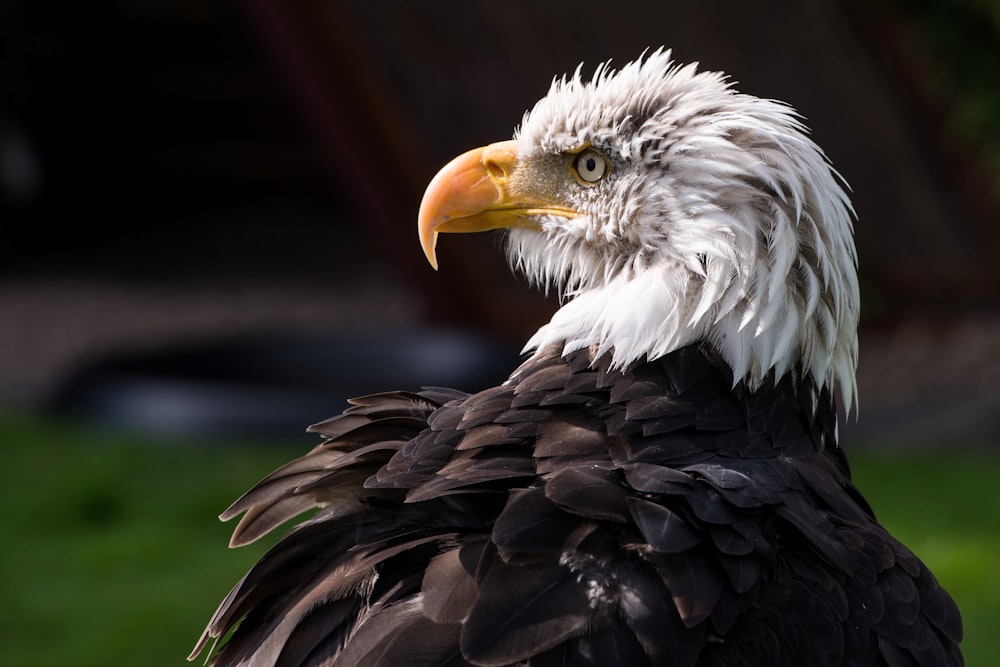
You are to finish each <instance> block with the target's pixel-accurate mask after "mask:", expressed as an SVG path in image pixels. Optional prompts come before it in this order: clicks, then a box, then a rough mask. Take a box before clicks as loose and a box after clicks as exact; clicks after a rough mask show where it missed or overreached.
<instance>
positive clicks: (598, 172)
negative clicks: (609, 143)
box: [573, 148, 608, 184]
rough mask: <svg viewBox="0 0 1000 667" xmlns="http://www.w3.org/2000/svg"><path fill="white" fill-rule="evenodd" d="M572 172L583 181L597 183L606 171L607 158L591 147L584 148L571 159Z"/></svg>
mask: <svg viewBox="0 0 1000 667" xmlns="http://www.w3.org/2000/svg"><path fill="white" fill-rule="evenodd" d="M573 173H575V174H576V176H577V178H579V179H580V180H581V181H583V182H584V183H588V184H593V183H597V182H598V181H599V180H601V179H602V178H604V177H605V176H606V175H607V173H608V159H607V158H606V157H604V156H603V155H602V154H601V153H600V152H598V151H596V150H594V149H593V148H587V149H584V150H583V151H581V152H580V153H579V154H578V155H577V156H576V158H575V159H574V160H573Z"/></svg>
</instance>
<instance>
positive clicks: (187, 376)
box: [50, 329, 519, 439]
mask: <svg viewBox="0 0 1000 667" xmlns="http://www.w3.org/2000/svg"><path fill="white" fill-rule="evenodd" d="M518 361H519V353H518V350H517V349H515V348H512V347H510V346H509V345H503V344H499V343H495V342H493V341H491V340H488V339H486V338H483V337H481V336H477V335H474V334H470V333H464V332H461V331H458V330H453V329H445V330H441V329H420V330H396V331H393V332H377V333H376V332H373V333H362V334H354V335H342V334H334V335H330V336H318V335H311V336H305V335H289V334H257V335H251V336H241V337H236V338H226V339H220V340H212V341H202V342H199V343H192V344H188V345H183V346H176V347H171V348H160V349H156V350H151V351H149V352H147V353H144V354H134V353H133V354H123V355H121V356H116V357H113V358H106V359H103V360H100V361H97V362H94V363H91V364H88V365H87V366H86V367H83V368H81V369H79V370H78V371H77V372H75V373H73V374H72V375H71V376H70V377H69V378H68V379H67V380H66V382H64V383H63V385H62V386H61V387H60V388H59V389H58V390H57V391H56V392H55V395H54V397H53V399H52V400H51V401H50V407H51V409H52V410H53V411H54V412H56V413H57V414H61V415H70V416H73V417H76V418H81V419H84V420H86V421H89V422H93V423H97V424H100V425H103V426H109V427H114V428H124V429H128V430H134V431H138V432H143V433H149V434H154V435H171V436H185V437H188V436H190V437H205V436H211V437H219V436H224V437H227V438H228V437H233V438H236V437H238V438H260V439H275V438H286V439H287V438H289V437H291V436H295V435H298V434H301V433H302V432H303V431H304V429H305V428H306V427H307V426H308V425H310V424H312V423H315V422H318V421H321V420H323V419H326V418H328V417H331V416H333V415H336V414H339V413H340V412H341V411H343V409H344V408H346V407H347V403H346V402H347V399H349V398H351V397H355V396H363V395H365V394H370V393H376V392H380V391H392V390H416V389H419V388H421V387H423V386H449V387H456V388H461V389H464V390H467V391H476V390H479V389H482V388H485V387H488V386H493V385H496V384H498V383H500V382H502V381H503V380H504V379H505V378H506V377H507V375H508V374H509V373H510V372H511V370H513V369H514V368H515V367H516V364H517V363H518Z"/></svg>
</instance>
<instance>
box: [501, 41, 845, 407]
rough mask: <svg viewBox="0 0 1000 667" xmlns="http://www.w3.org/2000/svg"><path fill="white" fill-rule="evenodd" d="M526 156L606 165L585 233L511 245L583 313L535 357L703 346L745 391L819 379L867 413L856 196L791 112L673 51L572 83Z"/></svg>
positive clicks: (540, 337) (586, 194)
mask: <svg viewBox="0 0 1000 667" xmlns="http://www.w3.org/2000/svg"><path fill="white" fill-rule="evenodd" d="M515 139H516V141H517V148H518V153H519V155H521V156H522V158H528V159H530V158H531V156H538V155H542V154H546V153H565V152H574V151H579V150H580V149H581V148H584V147H586V146H593V147H594V148H595V149H597V150H599V151H600V152H602V153H603V154H604V155H605V156H607V158H608V160H609V162H610V170H609V172H608V176H607V177H606V178H605V179H604V180H603V181H601V182H600V183H598V184H596V185H595V186H594V187H590V188H580V189H579V192H578V193H576V194H572V195H570V200H571V202H572V203H573V205H574V206H575V208H576V209H577V210H579V211H580V212H582V213H583V215H582V217H579V218H574V219H567V218H559V217H551V218H543V219H542V220H541V226H542V233H541V234H539V233H538V232H537V231H528V230H521V229H512V230H510V234H509V240H508V253H509V256H510V258H511V262H512V264H513V265H514V266H515V268H518V269H520V270H521V271H523V272H524V273H525V274H526V275H527V276H528V277H529V279H531V280H532V281H534V282H537V283H539V284H541V285H543V286H544V287H546V288H549V287H553V288H555V289H557V290H558V291H559V292H560V295H561V296H562V297H564V298H566V299H568V301H567V302H566V303H565V304H564V305H563V306H562V307H561V308H560V309H559V311H558V312H556V313H555V315H554V316H553V317H552V320H551V321H550V322H549V323H548V324H547V325H545V326H544V327H542V328H541V329H540V330H539V331H538V332H537V333H536V334H535V335H534V336H533V337H532V338H531V340H530V341H529V343H528V346H527V349H529V350H531V349H536V350H538V349H542V348H544V347H547V346H549V345H551V344H561V345H563V346H564V350H565V352H570V351H573V350H577V349H581V348H593V349H595V350H596V351H597V352H598V353H602V352H611V353H612V354H613V360H614V363H615V364H616V365H618V366H624V365H626V364H628V363H630V362H632V361H635V360H638V359H641V358H649V359H655V358H657V357H660V356H662V355H665V354H667V353H669V352H671V351H673V350H676V349H678V348H681V347H683V346H685V345H688V344H691V343H694V342H698V341H704V342H706V343H708V344H709V345H711V346H712V347H713V348H714V349H715V350H716V351H717V352H718V353H719V354H721V356H722V357H723V358H724V359H725V360H726V362H727V363H728V364H729V366H730V367H731V368H732V371H733V375H734V379H735V381H736V382H741V381H742V382H745V383H747V384H748V385H749V386H750V387H751V388H756V387H758V386H759V385H760V384H761V383H762V382H764V381H765V379H766V378H767V377H768V376H769V375H770V374H772V373H773V374H774V376H776V377H781V376H783V375H785V374H787V373H798V374H799V375H800V376H802V377H807V376H811V377H812V378H813V379H814V380H815V382H816V384H817V385H818V386H820V387H822V386H828V387H830V388H831V389H833V388H834V387H835V386H836V387H839V390H840V395H841V398H842V401H843V404H844V405H845V406H846V407H847V408H849V407H850V406H851V405H852V404H853V403H854V401H855V399H856V392H857V387H856V382H855V370H856V366H857V323H858V312H859V294H858V280H857V272H856V264H857V254H856V251H855V247H854V241H853V228H852V216H853V210H852V208H851V205H850V202H849V200H848V198H847V195H846V194H845V192H844V187H843V181H842V179H841V178H840V177H839V175H838V174H837V173H836V172H835V171H833V170H832V168H831V166H830V164H829V162H828V161H827V159H826V157H825V156H824V154H823V152H822V151H821V150H820V149H819V148H818V147H817V146H816V144H814V143H813V142H812V140H810V139H809V137H808V136H806V129H805V127H804V126H803V125H802V123H801V122H800V121H799V119H798V116H797V115H796V114H795V112H794V111H793V110H792V109H791V108H789V107H788V106H786V105H784V104H782V103H780V102H775V101H772V100H764V99H760V98H756V97H753V96H750V95H743V94H740V93H737V92H736V91H735V90H733V89H732V87H731V86H730V85H729V84H728V83H727V82H726V79H725V77H724V76H723V75H722V74H720V73H716V72H698V71H697V70H696V66H695V65H687V66H684V67H681V66H677V65H675V64H674V63H673V62H672V61H671V59H670V52H669V51H664V50H658V51H656V52H654V53H652V54H650V55H649V56H648V57H646V58H645V59H640V60H638V61H636V62H633V63H629V64H628V65H626V66H625V67H623V68H622V69H621V70H620V71H613V70H611V69H609V68H608V67H607V66H605V65H602V66H600V67H598V69H597V72H596V73H595V74H594V76H593V78H592V79H591V80H589V81H585V80H584V79H583V78H581V75H580V70H579V69H577V71H576V74H575V75H574V76H573V77H572V78H571V79H566V78H563V79H562V80H556V81H555V82H554V83H553V85H552V88H551V89H550V91H549V93H548V95H546V97H544V98H543V99H542V100H541V101H539V102H538V103H537V104H536V105H535V107H534V109H532V110H531V111H530V112H528V113H527V114H526V115H525V117H524V120H523V123H522V125H521V127H520V129H519V130H518V132H517V133H516V135H515Z"/></svg>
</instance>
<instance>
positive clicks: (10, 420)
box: [0, 414, 1000, 667]
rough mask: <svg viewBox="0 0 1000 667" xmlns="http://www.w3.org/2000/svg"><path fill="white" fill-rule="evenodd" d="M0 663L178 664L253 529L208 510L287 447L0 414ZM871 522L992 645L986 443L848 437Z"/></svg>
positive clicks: (997, 471) (982, 648)
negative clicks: (857, 447)
mask: <svg viewBox="0 0 1000 667" xmlns="http://www.w3.org/2000/svg"><path fill="white" fill-rule="evenodd" d="M0 443H2V445H0V446H2V451H3V457H4V462H5V465H3V467H2V471H3V472H2V475H3V482H2V484H0V500H2V505H0V507H2V509H3V514H2V517H3V528H2V529H3V531H4V540H5V542H4V544H3V548H2V549H0V665H4V666H8V667H19V666H22V665H23V666H26V667H27V666H31V667H46V666H49V665H53V666H55V665H59V666H65V665H101V666H106V665H144V666H146V667H156V666H158V665H181V664H186V663H185V662H184V658H185V656H186V655H187V653H188V651H189V650H190V649H191V647H192V645H193V644H194V642H195V640H196V639H197V638H198V636H199V634H200V633H201V630H202V627H203V626H204V624H205V622H206V621H207V619H208V617H209V616H210V615H211V613H212V612H213V611H214V609H215V605H216V604H217V603H218V601H219V600H220V599H221V598H222V597H223V596H224V595H225V593H226V592H228V590H229V587H230V586H231V585H232V584H233V583H234V582H235V581H236V579H237V578H238V577H239V576H240V575H241V574H242V573H243V572H244V570H245V568H247V567H248V566H249V565H250V564H251V563H252V562H253V561H254V560H255V559H256V558H257V556H258V555H259V554H260V553H261V551H262V550H263V549H264V548H265V546H266V545H263V544H262V545H253V546H251V547H247V548H243V549H238V550H229V549H227V548H226V544H227V541H228V536H229V531H230V528H231V526H230V525H225V524H221V523H219V522H218V521H217V520H216V519H215V516H216V515H217V514H218V513H219V512H220V511H221V510H222V509H224V508H225V507H226V506H227V505H228V504H229V502H230V501H232V500H233V499H235V498H236V497H237V496H238V495H239V494H240V493H242V492H243V491H244V490H245V489H246V488H247V487H248V486H249V485H250V484H251V483H252V482H254V481H256V480H257V479H259V478H260V477H262V476H263V475H264V474H266V473H268V472H270V471H271V470H272V469H273V468H274V467H276V466H277V465H279V464H280V463H283V462H285V461H286V460H288V459H289V458H291V457H293V456H294V455H296V453H297V452H300V451H304V450H305V449H306V448H307V447H309V446H310V444H311V443H312V440H311V439H309V438H308V437H305V436H304V437H303V440H302V441H301V442H300V443H298V444H297V445H296V446H295V447H290V446H269V447H265V446H261V445H260V444H257V445H246V446H235V445H234V444H232V443H230V444H229V445H228V446H217V445H210V444H208V443H190V442H185V443H180V442H173V443H168V442H160V441H149V440H144V439H141V438H136V437H130V436H126V435H109V434H107V433H101V432H99V431H95V430H93V429H88V428H85V427H79V426H72V425H67V424H58V423H52V422H50V421H43V420H39V419H34V418H29V417H23V416H14V415H2V414H0ZM852 463H853V466H854V469H855V476H856V479H857V482H858V485H859V486H860V487H861V489H862V491H863V492H864V493H865V494H866V495H867V496H868V498H869V500H870V501H871V503H872V505H873V506H874V507H875V510H876V512H877V513H878V515H879V518H880V519H881V520H882V522H883V523H884V524H885V525H886V526H887V527H888V528H889V529H890V530H891V531H892V532H894V533H895V534H896V535H897V536H898V537H899V538H900V539H902V540H903V542H905V543H906V544H907V545H909V546H910V548H912V549H913V550H914V551H915V552H916V553H917V554H918V555H919V556H920V557H921V558H922V559H923V560H924V561H925V562H926V563H927V564H928V565H929V566H930V567H931V569H932V570H933V571H934V572H935V574H936V575H937V576H938V579H939V580H940V581H941V582H942V583H943V584H944V585H945V587H947V588H948V589H949V590H950V591H951V592H952V594H953V595H954V596H955V598H956V600H957V601H958V603H959V606H960V607H962V609H963V613H964V616H965V624H966V641H965V643H964V648H965V652H966V659H967V661H968V664H969V665H984V666H986V665H990V664H995V663H993V662H992V660H993V659H994V658H995V656H996V655H998V654H1000V636H998V633H997V631H996V628H997V627H1000V567H998V561H1000V559H998V556H1000V494H997V493H996V490H995V489H996V483H997V480H998V479H1000V459H998V458H997V457H994V456H990V455H988V454H984V453H969V452H961V453H954V454H945V453H938V454H928V453H919V454H907V453H905V452H901V451H898V450H895V451H894V452H893V453H879V454H871V453H862V452H858V451H855V452H854V453H853V456H852Z"/></svg>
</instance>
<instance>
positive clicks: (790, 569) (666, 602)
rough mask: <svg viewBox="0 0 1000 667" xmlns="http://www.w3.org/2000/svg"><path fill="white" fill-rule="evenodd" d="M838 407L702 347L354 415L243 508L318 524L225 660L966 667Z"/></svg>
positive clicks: (251, 516)
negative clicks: (840, 439) (759, 382)
mask: <svg viewBox="0 0 1000 667" xmlns="http://www.w3.org/2000/svg"><path fill="white" fill-rule="evenodd" d="M835 429H836V417H835V409H834V403H833V400H832V398H831V397H830V395H829V394H828V393H827V392H826V391H819V390H817V388H816V387H815V386H813V385H811V384H810V383H808V382H796V381H795V380H794V378H793V377H791V376H789V377H785V378H783V379H782V380H781V381H779V382H769V383H765V385H764V386H763V387H761V388H759V389H758V390H756V391H753V392H751V391H749V390H748V389H747V388H746V387H744V386H743V385H740V384H737V385H736V386H735V387H734V386H733V382H732V377H731V374H730V372H729V371H728V369H727V368H726V367H725V366H724V365H723V364H721V363H720V362H719V361H718V359H717V358H716V356H715V355H714V353H712V352H711V351H706V350H704V349H701V348H699V347H697V346H692V347H688V348H684V349H682V350H679V351H677V352H674V353H672V354H669V355H666V356H665V357H663V358H660V359H657V360H656V361H654V362H650V363H638V364H635V365H634V366H632V367H630V368H626V369H614V368H612V367H611V365H610V361H609V359H608V357H601V358H598V359H592V358H591V357H590V356H589V354H588V352H586V351H580V352H574V353H572V354H569V355H566V356H562V355H560V354H559V353H557V352H555V351H550V352H547V353H543V354H541V355H538V356H536V357H534V358H532V359H531V360H529V361H527V362H526V363H525V364H523V365H522V366H521V367H520V368H519V369H518V370H517V371H515V373H514V374H513V375H512V376H511V378H510V380H509V381H508V382H506V383H504V384H503V385H501V386H499V387H494V388H492V389H488V390H485V391H483V392H480V393H478V394H472V395H466V394H462V393H460V392H455V391H451V390H445V389H427V390H424V391H421V392H415V393H407V392H396V393H387V394H378V395H373V396H368V397H363V398H359V399H355V400H353V401H352V405H351V407H350V408H348V410H346V411H345V413H344V414H343V415H341V416H339V417H336V418H334V419H331V420H327V421H325V422H322V423H320V424H317V425H316V426H314V427H312V430H313V431H316V432H318V433H320V434H322V435H323V436H325V437H326V438H327V440H326V441H325V442H324V443H322V444H321V445H319V446H318V447H316V448H314V449H313V450H312V451H311V452H309V453H308V454H306V455H305V456H303V457H302V458H300V459H298V460H296V461H293V462H291V463H289V464H288V465H286V466H284V467H282V468H280V469H279V470H277V471H275V472H274V473H273V474H272V475H270V476H269V477H267V478H265V479H264V480H263V481H261V482H260V483H259V484H258V485H257V486H255V487H254V488H253V489H251V490H250V491H248V492H247V494H245V495H244V496H243V497H242V498H240V499H239V500H237V501H236V503H234V504H233V506H232V507H231V508H230V509H229V510H227V511H226V513H224V515H223V516H224V517H225V518H231V517H234V516H236V515H238V514H241V513H242V514H243V517H242V519H241V521H240V523H239V525H238V526H237V529H236V531H235V533H234V538H233V540H234V544H242V543H245V542H249V541H252V540H254V539H257V538H259V537H261V536H262V535H264V534H266V533H267V532H268V531H270V530H273V529H274V528H275V527H276V526H278V525H280V524H282V523H284V522H286V521H287V520H289V519H291V518H293V517H296V516H300V515H302V513H304V512H308V511H310V510H313V511H316V510H318V511H316V513H315V515H314V516H313V517H312V519H310V520H308V521H306V522H305V523H304V524H302V525H300V526H299V527H297V528H295V529H294V530H292V531H291V532H290V533H289V534H288V535H287V536H285V537H284V538H283V539H282V540H281V541H279V542H278V543H277V544H276V545H275V546H274V547H273V548H272V549H271V550H270V551H269V552H268V553H267V554H266V555H265V556H264V557H263V558H262V559H261V560H260V562H259V563H258V564H257V565H255V566H254V568H253V569H251V571H250V572H249V573H248V574H247V575H246V576H245V577H244V578H243V579H242V580H241V581H240V582H239V583H238V584H237V585H236V587H235V588H234V589H233V591H232V592H231V593H230V594H229V596H228V597H227V598H226V599H225V600H224V601H223V602H222V604H221V605H220V607H219V609H218V611H217V612H216V614H215V616H214V617H213V619H212V621H211V622H210V624H209V626H208V628H207V629H206V631H205V633H204V635H203V636H202V638H201V640H200V641H199V643H198V645H197V647H196V649H195V652H196V653H197V652H199V651H201V650H202V649H204V648H205V647H206V646H207V645H208V644H210V643H212V641H213V640H218V639H219V638H221V637H227V636H228V640H227V641H226V642H225V643H224V644H223V645H222V646H221V648H219V650H218V651H217V652H216V653H215V655H214V656H213V657H212V660H211V661H212V664H215V665H241V664H250V663H251V661H253V664H272V663H273V664H281V665H334V664H336V665H345V664H346V665H362V664H365V665H367V664H393V665H396V664H401V665H408V664H412V665H416V664H420V665H424V664H427V665H507V664H522V665H535V666H537V665H608V664H629V665H644V664H648V665H699V666H704V667H712V666H718V665H745V664H761V665H764V664H766V665H802V664H809V665H814V666H817V667H818V666H824V665H838V664H859V665H860V664H885V665H903V664H921V665H960V664H962V658H961V653H960V652H959V650H958V642H959V641H960V639H961V634H962V630H961V619H960V616H959V614H958V610H957V609H956V607H955V605H954V603H953V602H952V600H951V598H949V597H948V595H947V593H945V592H944V591H943V590H942V589H941V588H940V586H939V585H938V583H937V581H936V580H935V579H934V577H933V576H932V575H931V574H930V572H928V571H927V569H926V568H925V567H924V565H923V564H922V563H920V561H919V560H918V559H917V558H916V557H915V556H913V554H912V553H910V552H909V551H908V550H907V549H906V548H905V547H904V546H902V545H901V544H899V543H898V542H897V541H896V540H894V539H893V538H892V537H891V536H890V535H889V534H888V533H887V532H886V531H885V530H884V529H883V528H882V527H881V526H880V525H879V524H878V523H877V522H876V521H875V519H874V517H873V516H872V513H871V509H870V507H869V506H868V505H867V503H866V502H865V501H864V499H863V498H862V497H861V495H860V493H858V491H857V489H855V488H854V486H853V485H852V483H851V481H850V475H849V469H848V466H847V462H846V459H845V458H844V455H843V452H841V451H840V450H839V449H837V448H836V438H835Z"/></svg>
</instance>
